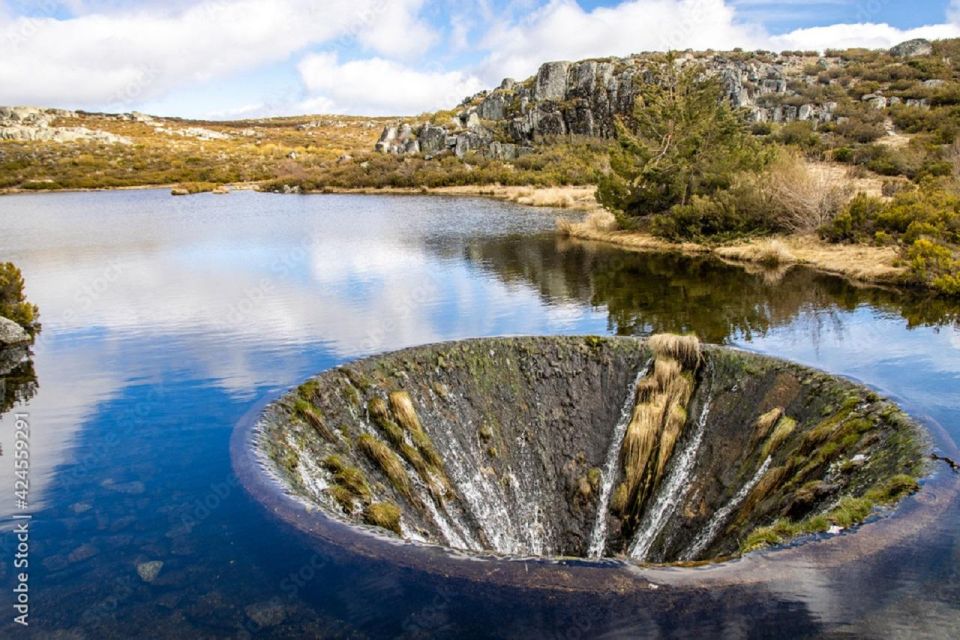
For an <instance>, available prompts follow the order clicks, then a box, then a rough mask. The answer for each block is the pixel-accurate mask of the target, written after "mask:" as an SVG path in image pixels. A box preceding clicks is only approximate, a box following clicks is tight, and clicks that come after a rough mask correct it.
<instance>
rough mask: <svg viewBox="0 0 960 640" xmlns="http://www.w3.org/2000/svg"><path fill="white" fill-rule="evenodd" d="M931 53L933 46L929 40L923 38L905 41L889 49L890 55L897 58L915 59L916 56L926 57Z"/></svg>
mask: <svg viewBox="0 0 960 640" xmlns="http://www.w3.org/2000/svg"><path fill="white" fill-rule="evenodd" d="M931 53H933V45H932V44H931V43H930V41H929V40H924V39H923V38H915V39H913V40H907V41H906V42H901V43H900V44H898V45H897V46H895V47H891V48H890V55H892V56H896V57H898V58H915V57H917V56H928V55H930V54H931Z"/></svg>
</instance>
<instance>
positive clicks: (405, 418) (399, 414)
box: [390, 391, 423, 433]
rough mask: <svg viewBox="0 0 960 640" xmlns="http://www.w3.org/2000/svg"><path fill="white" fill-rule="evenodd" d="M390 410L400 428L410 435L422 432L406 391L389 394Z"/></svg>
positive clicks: (411, 401)
mask: <svg viewBox="0 0 960 640" xmlns="http://www.w3.org/2000/svg"><path fill="white" fill-rule="evenodd" d="M390 410H391V411H392V412H393V417H394V418H396V420H397V422H398V423H399V424H400V426H401V427H403V428H404V429H406V430H407V431H409V432H410V433H420V432H422V431H423V427H422V426H421V425H420V418H419V416H417V410H416V409H414V408H413V400H411V399H410V394H409V393H407V392H406V391H394V392H392V393H391V394H390Z"/></svg>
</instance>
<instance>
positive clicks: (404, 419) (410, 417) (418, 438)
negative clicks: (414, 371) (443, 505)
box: [390, 391, 446, 484]
mask: <svg viewBox="0 0 960 640" xmlns="http://www.w3.org/2000/svg"><path fill="white" fill-rule="evenodd" d="M390 410H391V411H392V412H393V417H394V418H396V421H397V422H398V423H399V424H400V426H402V427H403V428H404V429H406V430H407V433H409V434H410V438H411V439H412V440H413V443H414V444H415V445H417V448H418V449H419V450H420V454H421V455H422V456H423V457H424V458H425V459H426V461H427V462H428V463H430V465H431V466H432V467H434V469H436V470H437V471H438V472H439V473H440V474H441V475H443V476H444V477H445V476H446V474H445V473H444V472H443V460H442V459H441V458H440V454H439V453H438V452H437V450H436V448H435V447H434V446H433V441H432V440H431V439H430V436H429V435H427V432H426V431H424V429H423V425H422V424H421V423H420V417H419V416H418V415H417V410H416V409H415V408H414V406H413V400H412V399H411V398H410V394H409V393H407V392H406V391H394V392H393V393H391V394H390ZM445 484H446V483H445Z"/></svg>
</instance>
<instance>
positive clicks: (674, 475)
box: [627, 398, 710, 560]
mask: <svg viewBox="0 0 960 640" xmlns="http://www.w3.org/2000/svg"><path fill="white" fill-rule="evenodd" d="M709 417H710V399H709V398H707V400H706V402H704V405H703V410H702V411H701V412H700V418H699V419H698V420H697V427H696V431H694V433H693V435H692V437H691V438H690V441H689V442H688V443H687V446H686V447H685V448H684V449H683V451H682V452H681V453H680V456H679V458H678V459H677V461H676V462H675V463H674V464H673V465H672V467H671V468H670V472H669V474H668V475H667V479H666V481H665V482H664V483H663V487H662V489H661V490H660V493H659V494H658V495H657V498H656V500H655V501H654V503H653V506H652V507H651V508H650V510H649V512H648V513H647V515H646V516H645V517H644V519H643V520H642V521H641V524H640V528H639V530H638V531H637V534H636V536H635V537H634V540H633V543H632V544H631V545H630V548H629V550H628V552H627V553H628V555H629V556H630V557H631V558H636V559H638V560H645V559H646V556H647V553H649V551H650V547H651V546H652V545H653V542H654V540H656V538H657V536H658V535H659V534H660V532H661V531H662V530H663V527H664V525H665V524H666V522H667V518H669V517H670V516H671V515H672V514H673V512H674V511H675V510H676V508H677V507H678V506H679V505H680V503H681V502H682V501H683V497H684V495H686V493H687V491H689V489H690V471H691V469H693V464H694V462H696V459H697V452H698V451H699V450H700V443H701V442H702V441H703V434H704V431H705V430H706V426H707V419H708V418H709Z"/></svg>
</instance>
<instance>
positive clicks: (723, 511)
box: [680, 457, 773, 560]
mask: <svg viewBox="0 0 960 640" xmlns="http://www.w3.org/2000/svg"><path fill="white" fill-rule="evenodd" d="M772 460H773V458H770V457H767V459H766V460H764V461H763V464H762V465H760V468H759V469H757V472H756V473H755V474H753V477H752V478H750V481H749V482H747V483H746V484H745V485H743V486H742V487H740V490H739V491H737V494H736V495H735V496H733V497H732V498H731V499H730V501H729V502H728V503H727V504H725V505H723V507H721V508H720V510H719V511H717V512H716V513H715V514H713V516H711V517H710V522H708V523H707V526H705V527H704V528H703V531H701V532H700V533H699V534H698V535H697V537H696V539H695V540H694V541H693V543H692V544H691V545H690V548H689V549H687V550H686V551H684V552H683V554H681V556H680V559H681V560H693V559H695V558H696V557H697V556H698V555H700V554H701V553H703V550H704V549H706V548H707V545H709V544H710V543H711V542H713V540H714V538H716V537H717V532H718V531H719V530H720V527H722V526H723V525H724V524H726V522H727V519H728V518H729V517H730V516H731V515H732V514H733V512H734V510H735V509H736V508H737V507H739V506H740V503H742V502H743V501H744V499H746V497H747V495H748V494H749V493H750V492H751V491H753V488H754V487H755V486H757V483H758V482H760V478H762V477H763V475H764V474H765V473H766V472H767V471H768V470H769V469H770V462H771V461H772Z"/></svg>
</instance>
